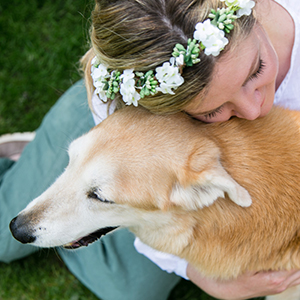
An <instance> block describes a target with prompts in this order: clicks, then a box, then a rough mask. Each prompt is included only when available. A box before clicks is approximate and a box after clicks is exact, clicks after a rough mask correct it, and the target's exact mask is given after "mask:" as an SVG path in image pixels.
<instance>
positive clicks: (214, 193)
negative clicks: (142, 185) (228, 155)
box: [170, 162, 252, 210]
mask: <svg viewBox="0 0 300 300" xmlns="http://www.w3.org/2000/svg"><path fill="white" fill-rule="evenodd" d="M225 193H227V195H228V197H229V198H230V199H231V200H232V201H233V202H235V203H236V204H237V205H240V206H243V207H248V206H250V205H251V203H252V200H251V197H250V195H249V193H248V192H247V190H246V189H244V188H243V187H242V186H240V185H239V184H238V183H237V182H236V181H235V180H234V179H233V178H232V177H231V176H230V175H229V174H228V173H227V172H226V170H225V169H224V168H223V166H222V165H221V163H220V162H217V163H216V165H214V166H213V167H211V168H210V169H208V170H204V171H202V172H200V173H199V176H198V178H197V180H196V182H195V183H193V184H191V185H188V186H182V185H181V184H180V183H177V184H176V185H175V186H174V187H173V189H172V193H171V196H170V200H171V202H173V203H174V204H176V205H179V206H183V207H184V208H186V209H188V210H196V209H198V208H202V207H204V206H209V205H211V204H213V203H214V202H215V201H216V200H217V199H218V198H219V197H220V198H224V196H225Z"/></svg>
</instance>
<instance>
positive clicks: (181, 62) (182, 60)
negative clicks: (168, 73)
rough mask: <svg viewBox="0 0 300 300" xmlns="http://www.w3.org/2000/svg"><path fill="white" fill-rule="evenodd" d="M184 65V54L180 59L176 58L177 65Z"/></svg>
mask: <svg viewBox="0 0 300 300" xmlns="http://www.w3.org/2000/svg"><path fill="white" fill-rule="evenodd" d="M183 64H184V56H183V54H180V55H179V56H178V57H176V65H177V66H183Z"/></svg>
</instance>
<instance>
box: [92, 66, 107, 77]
mask: <svg viewBox="0 0 300 300" xmlns="http://www.w3.org/2000/svg"><path fill="white" fill-rule="evenodd" d="M106 75H108V71H107V68H106V67H105V66H104V65H103V64H100V65H99V66H98V67H97V68H94V69H93V70H92V77H93V79H94V80H97V79H100V78H103V77H105V76H106Z"/></svg>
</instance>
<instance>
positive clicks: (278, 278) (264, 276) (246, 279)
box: [187, 264, 300, 300]
mask: <svg viewBox="0 0 300 300" xmlns="http://www.w3.org/2000/svg"><path fill="white" fill-rule="evenodd" d="M187 276H188V277H189V279H190V280H191V281H192V282H194V283H195V284H196V285H197V286H199V287H200V288H201V289H202V290H203V291H205V292H206V293H207V294H209V295H211V296H213V297H215V298H218V299H230V300H242V299H249V298H255V297H263V296H266V295H274V294H279V293H281V292H283V291H284V290H286V289H287V288H288V287H291V286H295V285H298V284H300V270H292V271H276V272H275V271H269V272H256V273H254V272H252V273H251V272H248V273H246V274H244V275H241V276H240V277H238V278H237V279H235V280H212V279H210V278H206V277H203V276H202V275H201V274H200V273H199V272H198V271H197V270H195V269H194V268H193V267H192V266H191V265H190V264H189V265H188V267H187Z"/></svg>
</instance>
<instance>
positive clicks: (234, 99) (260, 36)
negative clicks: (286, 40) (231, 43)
mask: <svg viewBox="0 0 300 300" xmlns="http://www.w3.org/2000/svg"><path fill="white" fill-rule="evenodd" d="M277 72H278V58H277V55H276V53H275V51H274V49H273V46H272V45H271V43H270V41H269V39H268V36H267V35H266V33H265V31H264V30H263V28H262V27H261V26H259V25H255V26H254V28H253V30H252V32H251V34H250V35H249V37H248V38H247V39H246V40H244V41H243V42H242V43H241V44H240V45H238V46H237V47H236V48H235V50H234V51H229V52H228V53H226V54H225V55H224V57H222V58H221V59H220V60H219V61H218V62H217V63H216V66H215V70H214V72H213V79H212V82H211V84H210V86H209V89H208V92H207V93H206V94H205V97H204V99H203V97H201V95H199V96H198V97H196V98H195V99H194V100H193V101H192V102H191V103H190V104H188V106H187V107H186V109H185V111H186V112H187V113H188V114H190V115H191V116H193V117H194V118H196V119H198V120H201V121H204V122H209V123H211V122H223V121H227V120H228V119H230V118H231V117H232V116H236V117H239V118H242V119H248V120H254V119H256V118H259V117H263V116H265V115H266V114H267V113H268V112H269V111H270V109H271V107H272V105H273V101H274V94H275V81H276V76H277Z"/></svg>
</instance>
